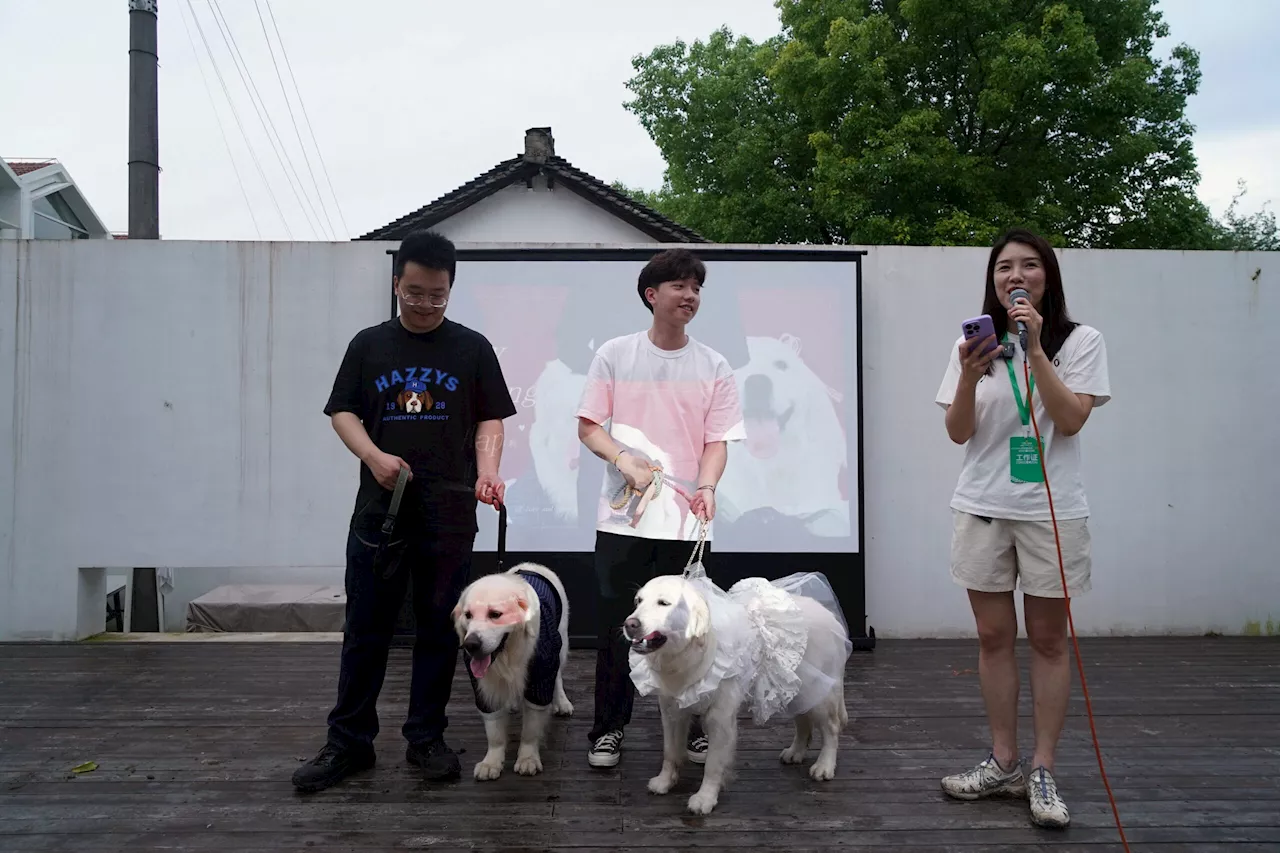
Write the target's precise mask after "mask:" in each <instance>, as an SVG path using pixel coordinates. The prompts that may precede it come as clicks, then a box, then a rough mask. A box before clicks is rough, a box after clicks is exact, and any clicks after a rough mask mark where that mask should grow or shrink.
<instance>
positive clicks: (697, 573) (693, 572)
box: [684, 521, 707, 579]
mask: <svg viewBox="0 0 1280 853" xmlns="http://www.w3.org/2000/svg"><path fill="white" fill-rule="evenodd" d="M706 544H707V523H706V522H705V521H703V522H700V523H699V524H698V544H697V545H694V546H693V553H692V554H690V555H689V562H687V563H685V566H684V577H685V578H686V579H688V578H696V577H706V576H707V570H706V568H705V567H704V566H703V565H702V549H703V548H704V547H705V546H706Z"/></svg>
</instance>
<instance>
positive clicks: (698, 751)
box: [685, 735, 707, 764]
mask: <svg viewBox="0 0 1280 853" xmlns="http://www.w3.org/2000/svg"><path fill="white" fill-rule="evenodd" d="M685 754H686V755H687V756H688V758H689V760H690V761H692V762H693V763H694V764H706V763H707V736H706V735H698V736H697V737H691V738H689V749H688V750H687V751H686V753H685Z"/></svg>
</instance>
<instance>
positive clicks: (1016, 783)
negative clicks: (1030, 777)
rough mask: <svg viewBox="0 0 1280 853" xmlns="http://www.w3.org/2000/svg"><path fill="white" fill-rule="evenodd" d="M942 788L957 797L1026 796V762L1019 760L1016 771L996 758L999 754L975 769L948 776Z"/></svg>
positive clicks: (975, 798) (987, 758)
mask: <svg viewBox="0 0 1280 853" xmlns="http://www.w3.org/2000/svg"><path fill="white" fill-rule="evenodd" d="M942 790H943V791H944V792H946V794H947V796H950V797H955V798H956V799H957V800H980V799H983V798H984V797H997V796H1002V797H1025V796H1026V795H1027V782H1026V779H1024V778H1023V776H1022V763H1021V762H1017V763H1015V764H1014V765H1013V769H1012V770H1005V769H1004V768H1002V767H1001V766H1000V763H999V762H997V761H996V757H995V755H988V756H987V757H986V759H985V760H984V761H983V762H982V763H981V764H979V765H978V766H977V767H975V768H973V769H972V770H966V771H965V772H963V773H957V774H955V775H954V776H947V777H944V778H943V780H942Z"/></svg>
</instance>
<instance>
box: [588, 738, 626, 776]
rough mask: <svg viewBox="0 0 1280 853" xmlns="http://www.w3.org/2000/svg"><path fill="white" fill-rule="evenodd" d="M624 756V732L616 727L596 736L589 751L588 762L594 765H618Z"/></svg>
mask: <svg viewBox="0 0 1280 853" xmlns="http://www.w3.org/2000/svg"><path fill="white" fill-rule="evenodd" d="M621 758H622V732H621V731H619V730H617V729H615V730H614V731H611V732H605V733H604V734H602V735H601V736H600V737H598V738H596V742H595V743H593V744H592V745H591V751H590V752H588V753H587V763H588V764H590V765H591V766H592V767H617V766H618V761H619V760H620V759H621Z"/></svg>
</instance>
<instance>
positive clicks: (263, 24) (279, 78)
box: [253, 0, 335, 235]
mask: <svg viewBox="0 0 1280 853" xmlns="http://www.w3.org/2000/svg"><path fill="white" fill-rule="evenodd" d="M253 8H254V10H255V11H256V12H257V13H258V24H259V25H261V27H262V37H263V39H265V40H266V42H267V50H268V51H269V52H270V53H271V67H272V68H274V69H275V71H276V80H277V82H279V83H280V94H281V95H283V96H284V105H285V107H287V108H288V110H289V122H290V124H292V125H293V135H294V136H296V137H297V139H298V147H299V148H301V149H302V159H303V160H304V161H305V162H306V164H307V174H309V175H310V176H311V185H312V186H313V187H315V189H316V200H317V201H319V202H320V210H321V212H322V213H324V219H325V222H327V223H328V225H329V234H330V235H334V233H335V232H334V229H333V220H332V219H330V218H329V208H328V207H327V206H326V205H325V203H324V196H323V194H321V192H320V184H319V183H317V182H316V173H315V171H314V170H313V169H312V168H311V158H310V157H308V156H307V147H306V146H305V145H304V144H303V142H302V131H300V130H298V120H297V119H296V118H295V117H294V115H293V105H292V104H291V103H290V102H289V93H288V92H287V91H286V90H285V88H284V77H282V76H281V75H280V64H279V63H278V62H276V52H275V49H274V48H273V47H272V46H271V36H269V35H267V22H266V21H264V20H263V19H262V7H261V6H259V5H258V0H253ZM283 49H284V48H283V46H282V47H281V51H282V52H283Z"/></svg>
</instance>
